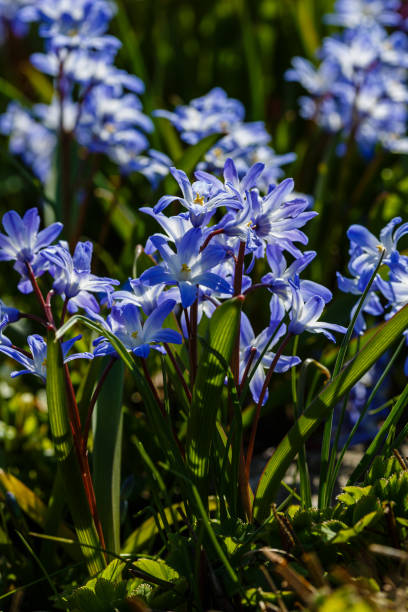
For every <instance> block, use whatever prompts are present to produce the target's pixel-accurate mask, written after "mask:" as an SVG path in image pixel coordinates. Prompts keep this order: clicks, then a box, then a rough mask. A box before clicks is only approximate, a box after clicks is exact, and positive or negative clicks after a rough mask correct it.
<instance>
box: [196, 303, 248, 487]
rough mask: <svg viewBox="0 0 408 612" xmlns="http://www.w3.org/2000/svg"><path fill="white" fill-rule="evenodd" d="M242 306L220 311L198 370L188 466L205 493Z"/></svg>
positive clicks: (224, 307)
mask: <svg viewBox="0 0 408 612" xmlns="http://www.w3.org/2000/svg"><path fill="white" fill-rule="evenodd" d="M240 309H241V304H240V302H239V301H238V300H237V299H232V300H229V301H228V302H225V303H224V304H222V305H221V306H219V307H218V308H217V310H216V311H215V312H214V314H213V316H212V318H211V320H210V323H209V327H208V345H209V347H211V348H208V347H204V349H203V355H202V358H201V360H200V363H199V366H198V373H197V379H196V383H195V387H194V393H193V400H192V404H191V410H190V418H189V421H188V430H187V448H186V456H187V462H188V465H189V466H190V469H191V471H192V473H193V474H194V477H195V479H196V481H197V483H198V486H199V488H200V489H201V496H202V497H203V493H205V492H206V491H205V488H206V487H205V480H206V477H207V475H208V471H209V456H210V449H211V444H212V442H213V439H214V437H215V435H216V416H217V411H218V409H219V407H220V397H221V393H222V389H223V386H224V381H225V376H226V374H227V370H228V364H229V362H230V360H231V355H232V351H233V348H234V344H235V338H236V334H237V331H238V325H239V313H240Z"/></svg>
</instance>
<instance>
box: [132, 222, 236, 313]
mask: <svg viewBox="0 0 408 612" xmlns="http://www.w3.org/2000/svg"><path fill="white" fill-rule="evenodd" d="M151 240H152V242H153V244H154V245H155V246H156V248H157V249H158V251H159V252H160V255H161V256H162V258H163V262H162V263H161V264H159V265H157V266H153V267H152V268H149V269H148V270H146V271H145V272H143V274H142V275H141V277H140V280H141V281H142V282H146V283H148V284H150V285H157V284H159V283H164V284H166V285H178V287H179V289H180V295H181V303H182V306H183V307H184V308H187V307H188V306H191V304H193V302H194V301H195V300H196V297H197V286H198V285H204V287H208V288H210V289H213V290H214V291H221V292H223V293H228V294H231V293H232V289H231V287H230V285H229V284H228V283H227V282H226V281H225V280H224V279H223V278H222V277H221V276H218V275H217V274H214V273H212V272H209V270H211V269H212V268H214V267H215V266H216V265H217V264H219V263H220V262H221V261H222V260H223V259H225V257H226V254H225V249H223V248H222V247H220V246H218V245H212V244H210V245H209V246H207V248H206V249H204V251H202V252H200V246H201V244H202V232H201V230H200V229H198V228H192V229H191V230H190V231H188V232H187V233H186V234H185V235H184V236H183V237H182V238H181V240H180V241H178V242H177V243H176V249H177V252H176V253H174V251H173V250H172V249H171V248H170V247H169V245H168V244H167V242H165V241H164V240H163V239H162V238H160V237H159V236H157V237H154V236H153V237H152V238H151Z"/></svg>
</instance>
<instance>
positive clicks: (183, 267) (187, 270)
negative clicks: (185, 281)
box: [181, 263, 191, 272]
mask: <svg viewBox="0 0 408 612" xmlns="http://www.w3.org/2000/svg"><path fill="white" fill-rule="evenodd" d="M181 271H182V272H191V269H190V268H189V267H188V265H187V264H185V263H183V265H182V266H181Z"/></svg>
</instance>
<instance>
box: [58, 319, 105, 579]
mask: <svg viewBox="0 0 408 612" xmlns="http://www.w3.org/2000/svg"><path fill="white" fill-rule="evenodd" d="M63 372H64V370H63V363H62V351H61V346H60V344H59V342H57V341H56V340H55V334H54V333H53V332H52V331H49V332H48V342H47V404H48V415H49V420H50V429H51V434H52V437H53V440H54V444H55V452H56V456H57V459H58V466H59V469H60V472H61V477H62V480H63V482H64V485H65V490H66V496H67V502H68V506H69V509H70V512H71V515H72V518H73V521H74V525H75V531H76V534H77V537H78V541H79V543H80V544H84V546H82V547H81V550H82V554H83V556H84V558H85V560H86V563H87V567H88V571H89V573H90V575H91V576H93V575H94V574H96V573H98V572H99V571H100V570H101V569H103V568H104V567H105V565H106V564H105V559H104V556H103V554H102V552H101V551H100V550H98V549H99V548H100V542H99V538H98V534H97V533H96V529H95V525H94V522H93V519H92V516H91V512H90V510H89V506H88V502H87V498H86V495H85V490H84V486H83V483H82V478H81V472H80V469H79V465H78V460H77V457H76V455H75V451H74V448H73V441H72V435H71V431H70V427H69V420H68V413H67V407H66V387H65V379H64V373H63Z"/></svg>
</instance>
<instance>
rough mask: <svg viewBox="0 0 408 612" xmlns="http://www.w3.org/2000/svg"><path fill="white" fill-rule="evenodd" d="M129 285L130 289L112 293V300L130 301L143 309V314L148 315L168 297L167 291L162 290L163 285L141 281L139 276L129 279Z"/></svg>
mask: <svg viewBox="0 0 408 612" xmlns="http://www.w3.org/2000/svg"><path fill="white" fill-rule="evenodd" d="M129 286H130V288H131V289H132V291H127V290H126V289H124V290H122V291H115V292H114V293H112V296H111V298H112V301H113V302H115V303H116V302H120V303H125V302H130V303H132V304H134V305H135V306H138V307H139V308H141V309H142V310H143V312H144V313H145V315H150V314H152V312H153V311H154V310H156V308H157V307H158V305H159V304H160V303H161V302H163V301H164V300H166V299H168V298H169V295H168V293H169V292H168V291H164V286H163V285H154V286H151V285H148V284H147V283H143V282H142V281H141V280H140V278H133V279H131V278H130V279H129Z"/></svg>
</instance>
